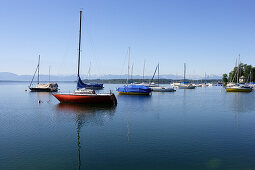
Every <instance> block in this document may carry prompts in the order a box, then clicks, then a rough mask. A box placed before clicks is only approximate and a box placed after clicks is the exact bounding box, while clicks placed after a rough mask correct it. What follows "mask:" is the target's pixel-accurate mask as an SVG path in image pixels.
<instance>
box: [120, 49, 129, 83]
mask: <svg viewBox="0 0 255 170" xmlns="http://www.w3.org/2000/svg"><path fill="white" fill-rule="evenodd" d="M127 56H128V50H127V51H126V54H125V58H124V61H123V64H122V70H121V73H120V78H121V79H122V76H123V70H124V65H125V64H126V59H127Z"/></svg>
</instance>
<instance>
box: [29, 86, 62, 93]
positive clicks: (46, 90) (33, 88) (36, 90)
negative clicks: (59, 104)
mask: <svg viewBox="0 0 255 170" xmlns="http://www.w3.org/2000/svg"><path fill="white" fill-rule="evenodd" d="M29 89H30V91H31V92H57V91H58V90H57V89H55V90H52V89H51V88H36V87H30V88H29Z"/></svg>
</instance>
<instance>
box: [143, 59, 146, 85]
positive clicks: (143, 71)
mask: <svg viewBox="0 0 255 170" xmlns="http://www.w3.org/2000/svg"><path fill="white" fill-rule="evenodd" d="M145 62H146V60H144V63H143V82H144V69H145Z"/></svg>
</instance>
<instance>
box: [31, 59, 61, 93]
mask: <svg viewBox="0 0 255 170" xmlns="http://www.w3.org/2000/svg"><path fill="white" fill-rule="evenodd" d="M36 72H37V73H38V74H37V85H36V86H33V81H34V77H35V74H36ZM28 88H29V89H30V90H31V92H56V91H58V84H57V83H54V82H50V70H49V83H44V84H42V83H40V55H39V59H38V65H37V67H36V70H35V73H34V76H33V78H32V81H31V82H30V85H29V87H28Z"/></svg>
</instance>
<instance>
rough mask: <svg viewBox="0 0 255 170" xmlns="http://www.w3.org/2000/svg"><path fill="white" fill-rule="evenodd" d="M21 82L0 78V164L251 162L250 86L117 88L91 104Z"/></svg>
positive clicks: (254, 150)
mask: <svg viewBox="0 0 255 170" xmlns="http://www.w3.org/2000/svg"><path fill="white" fill-rule="evenodd" d="M27 85H28V83H24V82H18V83H17V82H16V83H15V82H1V83H0V94H1V98H0V150H1V152H0V169H26V170H28V169H37V170H40V169H67V170H70V169H79V168H80V169H118V170H119V169H188V170H190V169H196V170H197V169H231V170H233V169H255V123H254V122H255V109H254V108H255V102H254V98H255V95H254V92H252V93H226V92H225V91H224V89H222V88H221V87H208V88H197V89H194V90H177V91H176V92H174V93H153V94H152V95H151V96H118V95H117V100H118V105H117V106H116V107H107V106H99V107H95V106H88V105H87V106H80V105H66V104H59V102H58V101H57V100H56V99H55V98H54V97H53V96H52V95H51V94H50V93H36V92H34V93H31V92H28V91H27V92H26V91H24V90H25V89H27ZM59 86H60V89H61V91H72V90H73V89H74V88H75V84H74V83H59ZM118 86H119V85H115V84H114V85H111V84H106V85H105V89H104V91H109V90H112V91H115V89H116V87H118ZM38 100H40V101H42V102H41V103H40V104H38Z"/></svg>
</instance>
